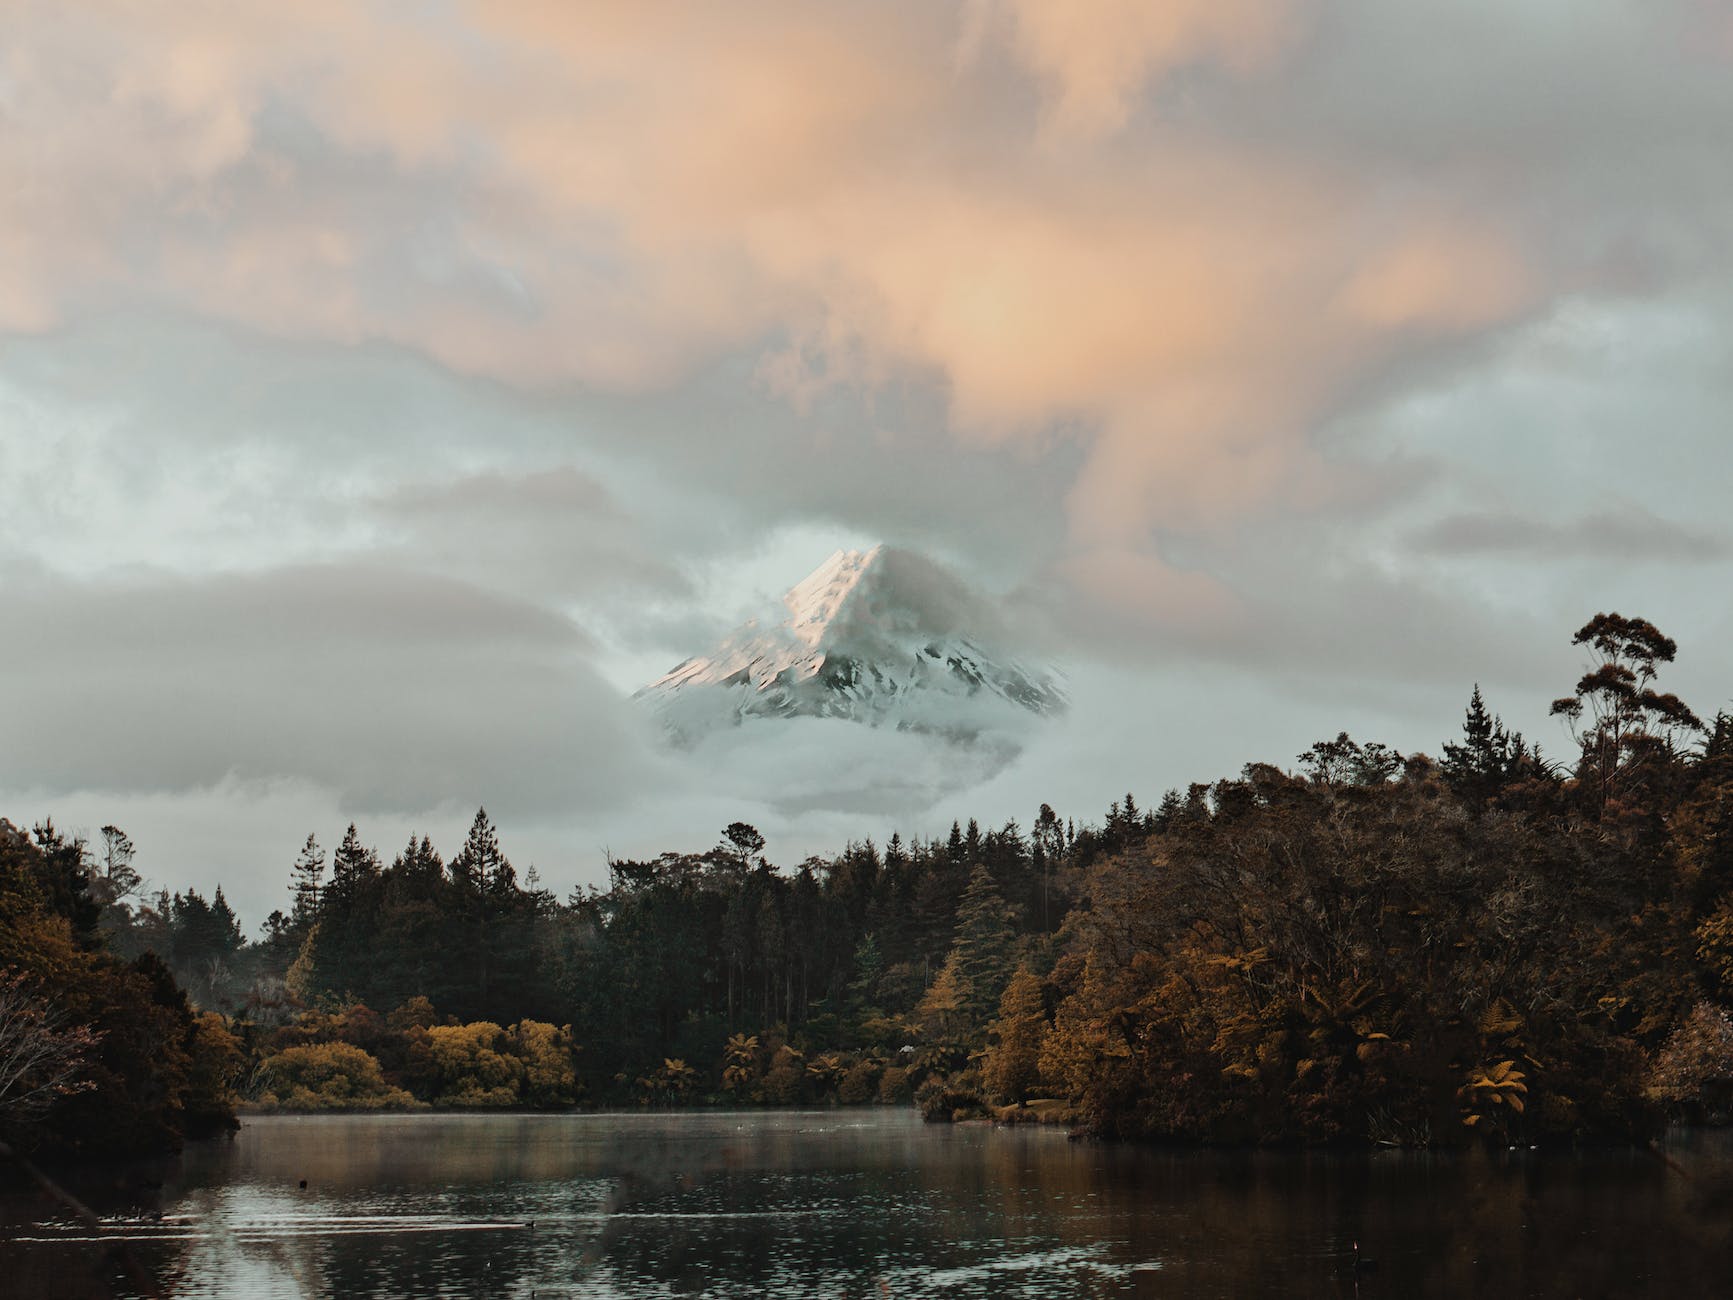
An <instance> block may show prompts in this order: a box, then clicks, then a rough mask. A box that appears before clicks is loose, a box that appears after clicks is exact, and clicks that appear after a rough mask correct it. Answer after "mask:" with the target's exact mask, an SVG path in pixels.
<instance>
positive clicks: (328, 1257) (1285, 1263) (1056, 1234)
mask: <svg viewBox="0 0 1733 1300" xmlns="http://www.w3.org/2000/svg"><path fill="white" fill-rule="evenodd" d="M518 1118H519V1119H521V1120H523V1121H524V1122H523V1123H521V1124H520V1123H518V1122H517V1121H516V1120H513V1119H507V1120H503V1121H502V1120H498V1119H490V1120H488V1121H485V1122H484V1123H483V1124H482V1125H480V1126H479V1127H477V1126H471V1125H469V1124H467V1123H463V1124H455V1125H444V1124H442V1123H440V1122H439V1121H438V1120H434V1121H433V1122H431V1123H429V1122H426V1121H422V1122H420V1123H419V1124H418V1123H417V1122H415V1121H410V1122H408V1123H407V1124H403V1123H401V1122H398V1121H381V1122H379V1123H376V1124H368V1123H359V1124H358V1123H354V1122H350V1121H341V1122H330V1121H306V1122H303V1123H302V1124H299V1125H296V1124H288V1125H282V1126H280V1127H278V1128H275V1129H272V1130H270V1131H268V1132H266V1131H264V1130H260V1131H259V1132H255V1133H253V1134H244V1135H243V1137H242V1139H241V1140H240V1141H238V1142H237V1143H236V1144H235V1145H234V1146H233V1147H227V1148H223V1147H219V1148H214V1149H206V1150H205V1151H204V1152H202V1153H195V1154H192V1155H189V1157H188V1159H187V1161H186V1163H185V1164H184V1165H183V1166H182V1169H181V1173H180V1175H179V1176H178V1178H177V1177H171V1178H170V1179H169V1181H168V1185H167V1186H166V1187H164V1188H163V1189H162V1190H161V1192H160V1193H159V1192H157V1191H155V1190H154V1189H153V1188H152V1186H151V1184H152V1183H153V1181H155V1179H153V1178H152V1177H151V1174H150V1172H149V1171H147V1172H145V1173H137V1172H129V1173H126V1174H124V1175H117V1174H104V1175H100V1176H99V1175H97V1174H95V1173H90V1172H87V1173H86V1174H85V1175H84V1176H83V1177H82V1179H81V1181H79V1182H78V1184H77V1185H76V1186H75V1187H74V1190H75V1191H76V1192H78V1194H80V1195H81V1196H83V1197H85V1198H87V1199H88V1200H90V1201H92V1202H93V1203H94V1205H95V1207H96V1208H98V1209H99V1211H100V1212H102V1213H104V1214H117V1213H134V1214H138V1213H148V1212H149V1211H150V1210H151V1209H155V1208H159V1202H158V1197H159V1195H160V1197H161V1201H160V1208H162V1209H165V1210H167V1212H168V1214H169V1221H170V1222H172V1221H173V1219H174V1218H175V1216H176V1215H181V1214H185V1215H189V1216H190V1217H192V1218H193V1219H195V1220H196V1221H197V1223H198V1225H199V1228H200V1231H201V1235H200V1236H199V1238H198V1239H197V1240H192V1241H182V1242H150V1243H140V1244H139V1247H138V1249H139V1251H140V1254H141V1256H143V1257H144V1258H145V1259H146V1260H147V1262H148V1263H149V1264H150V1265H151V1266H152V1267H153V1268H154V1269H155V1270H156V1271H157V1272H158V1274H159V1276H161V1277H163V1278H164V1280H165V1281H166V1282H167V1283H169V1285H170V1287H171V1289H180V1290H189V1289H193V1287H194V1285H195V1284H197V1285H201V1286H205V1287H209V1286H210V1285H212V1284H213V1282H216V1281H221V1282H222V1284H223V1285H224V1286H225V1287H228V1288H229V1289H235V1290H239V1289H242V1288H244V1284H245V1282H246V1280H247V1279H250V1278H251V1279H277V1280H278V1281H279V1284H281V1283H283V1282H287V1281H289V1280H290V1279H298V1280H299V1285H300V1286H301V1287H302V1289H304V1290H306V1291H308V1292H309V1293H317V1294H337V1295H351V1294H356V1295H359V1294H385V1295H416V1294H432V1293H437V1292H442V1291H443V1292H446V1293H459V1294H474V1295H491V1294H508V1293H514V1292H515V1293H519V1294H523V1293H527V1292H528V1291H529V1290H530V1289H531V1288H536V1289H539V1290H545V1291H551V1292H552V1293H554V1294H559V1293H560V1292H561V1291H562V1290H565V1291H569V1292H570V1293H572V1294H582V1293H583V1292H584V1290H585V1288H586V1284H588V1285H590V1286H591V1287H594V1286H596V1285H597V1284H603V1283H605V1284H611V1285H612V1286H613V1287H614V1288H615V1289H616V1290H619V1291H621V1292H624V1293H626V1294H632V1293H634V1292H636V1293H646V1292H655V1293H663V1294H665V1293H666V1292H667V1291H668V1290H672V1291H674V1292H675V1293H678V1294H686V1295H698V1294H708V1293H729V1294H735V1295H752V1294H759V1293H762V1292H765V1291H771V1292H776V1291H788V1292H791V1293H792V1292H798V1291H800V1290H802V1289H803V1288H805V1289H808V1290H812V1289H816V1290H818V1291H821V1292H823V1293H826V1294H843V1295H855V1294H861V1295H875V1294H878V1284H877V1279H879V1278H880V1277H881V1276H887V1277H890V1278H891V1279H892V1280H893V1282H894V1283H895V1284H896V1288H897V1289H894V1290H893V1294H903V1293H910V1291H911V1287H912V1282H911V1279H914V1278H918V1277H919V1276H921V1273H922V1271H924V1270H931V1269H934V1268H940V1269H944V1268H954V1269H969V1268H976V1267H978V1266H981V1265H984V1264H985V1265H991V1264H992V1263H994V1262H995V1261H1005V1260H1007V1259H1008V1258H1010V1257H1013V1256H1017V1255H1020V1254H1021V1255H1026V1256H1047V1255H1051V1256H1052V1258H1053V1260H1054V1261H1056V1262H1054V1263H1052V1264H1049V1265H1047V1266H1046V1267H1045V1271H1041V1270H1033V1271H1024V1272H1006V1273H993V1272H991V1271H983V1272H978V1273H975V1274H971V1275H970V1278H971V1280H969V1281H968V1282H966V1283H964V1284H960V1285H961V1286H962V1288H963V1291H964V1293H969V1294H991V1293H994V1290H995V1287H996V1286H1000V1285H1002V1284H1003V1283H1004V1282H1005V1280H1006V1279H1010V1280H1011V1281H1013V1282H1014V1283H1015V1284H1016V1285H1018V1286H1019V1287H1023V1288H1024V1289H1025V1290H1026V1291H1027V1293H1030V1294H1034V1293H1036V1292H1037V1291H1040V1290H1041V1289H1042V1288H1046V1289H1047V1291H1048V1292H1049V1293H1051V1294H1055V1295H1061V1294H1062V1295H1073V1296H1076V1295H1093V1294H1101V1295H1110V1294H1127V1293H1131V1292H1132V1289H1133V1287H1132V1281H1131V1279H1130V1278H1128V1277H1127V1276H1125V1275H1124V1274H1123V1273H1118V1274H1115V1273H1111V1272H1092V1271H1091V1270H1089V1269H1088V1268H1086V1267H1083V1266H1082V1265H1081V1264H1077V1265H1075V1266H1071V1265H1067V1264H1065V1263H1064V1262H1063V1261H1064V1260H1067V1259H1070V1260H1074V1261H1087V1260H1095V1261H1099V1262H1101V1263H1106V1264H1116V1265H1119V1266H1121V1267H1124V1266H1129V1265H1131V1264H1136V1263H1144V1262H1159V1263H1160V1264H1161V1265H1162V1267H1161V1269H1160V1270H1159V1272H1157V1273H1155V1274H1152V1275H1150V1277H1149V1282H1148V1285H1149V1288H1150V1289H1148V1292H1147V1293H1149V1294H1160V1295H1166V1294H1182V1295H1183V1294H1188V1293H1203V1294H1236V1295H1237V1294H1245V1295H1260V1294H1261V1295H1282V1296H1313V1295H1315V1296H1334V1295H1355V1294H1359V1295H1363V1296H1366V1297H1373V1296H1407V1295H1469V1294H1485V1295H1508V1294H1526V1295H1537V1296H1555V1295H1556V1296H1568V1295H1608V1294H1624V1293H1635V1292H1645V1291H1646V1292H1649V1293H1672V1294H1680V1295H1685V1294H1713V1293H1716V1292H1717V1291H1718V1289H1719V1288H1720V1287H1721V1285H1722V1282H1721V1279H1722V1278H1723V1277H1724V1275H1725V1270H1726V1268H1727V1267H1728V1266H1729V1264H1733V1135H1729V1134H1708V1135H1702V1136H1700V1137H1699V1138H1697V1139H1694V1140H1693V1141H1694V1146H1686V1147H1683V1148H1680V1149H1679V1150H1678V1151H1677V1153H1676V1159H1675V1163H1674V1164H1673V1165H1669V1164H1668V1163H1666V1162H1664V1161H1663V1160H1662V1159H1660V1158H1659V1157H1657V1156H1655V1155H1652V1154H1646V1153H1640V1152H1599V1153H1585V1154H1582V1155H1579V1156H1575V1157H1571V1156H1559V1155H1556V1154H1548V1155H1545V1156H1542V1155H1540V1154H1539V1153H1536V1154H1533V1155H1531V1154H1530V1153H1527V1152H1521V1153H1509V1154H1503V1153H1500V1154H1496V1155H1482V1154H1464V1155H1428V1154H1424V1153H1410V1152H1389V1153H1384V1154H1377V1155H1371V1156H1367V1155H1363V1154H1352V1155H1350V1154H1334V1153H1326V1152H1313V1153H1306V1152H1264V1153H1244V1152H1208V1151H1201V1152H1200V1151H1185V1152H1176V1151H1164V1150H1159V1149H1152V1148H1138V1147H1127V1146H1109V1145H1097V1144H1092V1143H1068V1142H1066V1141H1064V1140H1063V1136H1062V1135H1061V1134H1058V1133H1056V1132H1053V1131H1036V1130H1019V1131H1012V1132H1006V1131H991V1130H986V1129H976V1128H969V1129H949V1128H947V1129H923V1128H921V1127H919V1126H917V1125H914V1124H907V1125H905V1124H903V1122H902V1117H901V1116H890V1115H883V1116H879V1117H876V1119H875V1118H870V1117H869V1119H868V1126H867V1127H855V1128H851V1127H847V1126H845V1125H844V1124H842V1123H840V1122H839V1121H837V1120H834V1119H827V1118H826V1117H822V1116H807V1117H802V1116H746V1117H742V1116H728V1117H723V1116H692V1117H678V1116H659V1117H655V1118H654V1119H649V1118H644V1119H639V1120H636V1121H635V1122H636V1127H634V1126H633V1124H634V1120H633V1119H632V1118H628V1119H625V1120H622V1121H621V1123H620V1124H619V1125H618V1126H617V1127H616V1128H615V1129H614V1130H609V1129H608V1128H607V1127H606V1126H605V1125H604V1124H603V1123H602V1122H601V1121H599V1120H597V1119H595V1118H589V1119H583V1120H577V1121H567V1122H565V1123H564V1125H563V1129H564V1136H563V1137H562V1125H561V1122H560V1121H559V1120H556V1119H546V1118H538V1117H518ZM803 1128H808V1129H814V1130H823V1131H811V1132H802V1131H800V1130H801V1129H803ZM574 1129H581V1130H584V1131H585V1132H586V1133H587V1136H586V1137H585V1138H584V1139H583V1140H582V1141H579V1140H577V1139H576V1138H574V1137H573V1136H572V1131H573V1130H574ZM610 1132H611V1133H612V1136H611V1137H610V1136H609V1135H610ZM158 1176H159V1177H160V1173H159V1174H158ZM302 1177H305V1178H307V1179H308V1180H309V1183H310V1186H309V1188H308V1189H307V1190H306V1191H301V1190H300V1189H299V1188H298V1185H297V1184H298V1182H299V1179H300V1178H302ZM105 1180H106V1181H105ZM47 1213H48V1211H47V1210H46V1208H45V1207H42V1206H32V1205H30V1204H28V1203H25V1202H24V1201H22V1200H20V1199H19V1198H16V1197H15V1198H12V1199H10V1200H7V1201H4V1202H0V1215H3V1216H4V1221H6V1222H11V1223H18V1222H30V1221H32V1220H34V1219H37V1218H41V1217H44V1216H45V1215H46V1214H47ZM371 1214H379V1215H391V1214H399V1215H419V1216H421V1217H422V1219H423V1220H424V1221H427V1222H433V1221H434V1220H443V1221H453V1222H455V1221H480V1220H515V1221H519V1222H526V1223H527V1222H529V1221H531V1220H534V1221H536V1227H535V1228H534V1229H533V1230H522V1231H463V1230H455V1229H454V1230H450V1231H445V1230H440V1231H431V1232H397V1233H385V1234H378V1233H360V1232H352V1233H344V1232H342V1231H340V1230H339V1231H332V1232H328V1233H326V1232H321V1233H315V1234H312V1235H304V1236H297V1235H293V1233H292V1232H290V1231H288V1230H285V1231H282V1232H278V1233H275V1234H273V1233H271V1232H269V1231H256V1229H258V1227H259V1225H268V1224H270V1223H272V1222H277V1223H280V1224H289V1223H290V1222H291V1221H292V1218H293V1216H295V1215H326V1216H331V1218H332V1219H333V1220H334V1221H335V1220H341V1219H344V1218H347V1219H350V1220H353V1219H354V1218H355V1217H356V1216H361V1215H371ZM165 1226H168V1225H167V1224H165ZM341 1226H342V1225H341V1224H340V1223H336V1222H334V1223H333V1227H334V1228H339V1229H340V1228H341ZM236 1229H241V1231H236ZM1356 1240H1357V1241H1359V1242H1360V1243H1361V1245H1362V1248H1363V1250H1364V1252H1365V1254H1366V1255H1368V1256H1375V1257H1376V1258H1377V1259H1378V1261H1379V1267H1378V1271H1377V1272H1376V1274H1369V1273H1368V1274H1364V1275H1360V1276H1356V1275H1355V1274H1353V1273H1352V1272H1350V1271H1348V1270H1347V1269H1346V1267H1345V1266H1346V1263H1347V1259H1348V1252H1349V1248H1350V1244H1351V1243H1352V1242H1353V1241H1356ZM0 1270H3V1272H0V1277H4V1279H5V1281H6V1283H7V1294H8V1295H12V1294H18V1295H22V1296H29V1295H47V1294H90V1295H103V1294H107V1293H108V1283H107V1278H109V1277H110V1276H112V1273H111V1272H110V1271H109V1270H107V1269H106V1268H105V1265H104V1262H103V1258H102V1252H101V1250H100V1248H95V1247H88V1246H87V1247H73V1246H71V1245H65V1246H57V1247H46V1246H44V1247H35V1246H28V1245H26V1244H23V1243H17V1242H11V1243H8V1242H7V1241H6V1240H5V1238H4V1236H3V1235H0ZM231 1284H232V1285H231ZM1031 1286H1033V1287H1034V1290H1029V1288H1030V1287H1031ZM913 1290H915V1291H918V1287H914V1288H913ZM1137 1293H1139V1294H1141V1293H1144V1292H1143V1291H1138V1292H1137Z"/></svg>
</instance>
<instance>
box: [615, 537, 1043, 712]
mask: <svg viewBox="0 0 1733 1300" xmlns="http://www.w3.org/2000/svg"><path fill="white" fill-rule="evenodd" d="M783 604H784V605H785V606H786V607H787V617H785V618H784V619H783V620H782V621H781V622H780V623H779V624H776V625H775V626H770V627H765V626H763V625H762V624H761V623H759V622H752V623H748V624H746V625H745V626H744V627H742V628H740V629H738V630H737V631H736V632H735V633H734V634H733V635H732V636H730V637H728V638H727V639H726V640H725V641H723V643H722V644H721V645H720V646H718V647H717V648H716V649H715V650H714V651H712V652H711V653H710V654H708V655H702V656H698V657H695V658H692V659H688V660H686V661H685V662H684V663H681V664H679V665H678V666H676V667H675V668H673V669H672V670H671V671H669V672H668V673H666V674H665V675H663V676H662V677H660V678H658V679H657V680H656V681H654V682H651V683H650V684H649V685H648V686H646V687H644V689H643V690H641V691H639V692H638V694H637V698H638V699H639V700H641V701H644V702H646V703H648V704H649V705H650V706H651V707H653V708H655V709H656V710H657V712H658V713H659V714H660V715H661V717H662V720H663V722H664V724H665V725H666V727H667V729H668V731H669V732H670V733H671V734H672V735H673V736H674V737H675V738H676V739H680V740H686V741H691V740H696V739H697V738H699V737H700V736H701V735H703V734H704V733H706V732H709V731H712V730H715V729H716V728H717V727H720V726H728V725H734V724H738V723H740V722H743V721H745V720H746V719H749V718H791V717H813V718H838V719H844V720H848V721H852V722H860V723H865V724H867V725H869V726H874V727H894V728H895V729H897V730H899V731H915V732H926V733H931V734H934V735H938V736H943V737H944V738H946V739H948V740H951V741H954V742H958V743H963V744H968V743H971V742H973V741H974V740H975V739H977V738H978V737H980V736H982V735H983V734H985V733H988V732H993V733H1001V732H1003V731H1004V730H1005V729H1006V728H1007V727H1008V726H1014V725H1016V724H1017V723H1019V722H1026V721H1027V720H1028V719H1029V718H1030V717H1032V716H1040V715H1050V714H1055V713H1059V712H1061V711H1063V710H1064V708H1065V705H1066V697H1065V692H1064V688H1063V686H1062V685H1061V679H1060V677H1059V675H1058V674H1057V673H1056V672H1055V671H1054V670H1052V669H1050V668H1044V667H1040V666H1037V665H1032V664H1029V663H1026V662H1022V661H1020V660H1018V659H1017V658H1016V657H1014V656H1012V655H1010V654H1009V653H1007V652H1006V651H1005V650H1003V649H1002V648H1001V646H1002V642H1003V640H1004V639H1005V638H1004V636H1003V633H1002V631H1001V629H1000V626H999V620H998V618H997V617H996V616H995V615H994V614H993V611H992V609H991V607H990V606H988V605H987V604H986V603H985V602H984V601H982V600H980V599H979V598H977V597H976V596H974V595H973V594H972V593H971V592H969V590H968V589H967V588H966V587H964V585H963V584H962V583H961V582H960V581H958V580H957V579H956V578H955V577H954V576H953V575H951V574H950V573H949V572H947V571H946V570H944V569H942V568H941V567H939V566H938V565H937V564H934V563H933V562H932V561H931V560H929V559H927V558H926V557H925V556H922V555H919V554H917V553H915V552H913V551H905V550H899V549H897V548H894V547H889V546H875V547H874V548H873V549H871V550H869V551H838V552H836V553H835V554H834V555H832V556H831V557H830V558H829V559H828V560H826V561H825V562H824V563H823V564H821V565H819V567H818V568H817V569H814V570H813V571H812V573H811V574H809V575H808V576H807V577H806V578H805V579H803V580H802V581H801V582H799V583H797V584H795V586H794V587H792V588H791V589H790V590H789V592H788V593H787V595H785V596H784V597H783Z"/></svg>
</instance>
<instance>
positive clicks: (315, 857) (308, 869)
mask: <svg viewBox="0 0 1733 1300" xmlns="http://www.w3.org/2000/svg"><path fill="white" fill-rule="evenodd" d="M324 881H325V850H324V849H322V848H320V847H319V840H318V838H317V837H316V836H313V835H309V836H307V842H306V843H305V844H303V845H302V846H301V852H300V855H299V856H298V857H297V858H296V859H295V863H294V865H293V866H292V867H290V868H289V889H290V892H291V893H292V894H293V895H294V899H295V905H294V908H293V909H292V910H291V911H290V913H289V923H290V925H291V927H292V928H293V929H294V930H295V932H296V934H297V935H298V936H301V937H304V936H305V935H306V933H307V931H309V930H311V929H312V928H313V923H314V922H315V921H317V920H318V919H319V895H320V893H321V891H322V890H323V889H324Z"/></svg>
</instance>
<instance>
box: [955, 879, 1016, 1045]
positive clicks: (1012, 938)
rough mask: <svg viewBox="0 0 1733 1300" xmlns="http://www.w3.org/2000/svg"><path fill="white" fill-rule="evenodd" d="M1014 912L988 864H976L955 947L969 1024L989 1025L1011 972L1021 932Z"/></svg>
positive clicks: (961, 905)
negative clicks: (1014, 922)
mask: <svg viewBox="0 0 1733 1300" xmlns="http://www.w3.org/2000/svg"><path fill="white" fill-rule="evenodd" d="M1012 919H1013V913H1012V909H1011V907H1010V905H1009V904H1007V903H1006V902H1005V900H1004V899H1003V898H1002V897H1001V896H1000V894H999V888H998V886H997V885H995V884H994V883H993V877H992V876H991V875H990V874H989V873H988V871H987V869H986V868H985V867H980V866H978V867H976V868H975V870H974V871H973V873H971V875H970V876H969V885H968V888H966V889H965V890H964V891H963V897H962V899H961V901H960V902H959V903H958V904H957V941H956V945H955V946H954V947H953V948H952V950H951V955H952V957H953V958H955V960H956V965H957V978H958V980H959V982H960V984H961V988H962V1011H963V1013H964V1015H965V1017H966V1018H967V1020H968V1022H969V1024H970V1025H971V1026H975V1027H985V1025H986V1023H987V1021H988V1020H989V1019H990V1018H991V1017H992V1015H993V1012H994V1010H995V1009H996V1008H997V1007H998V1005H999V995H1000V994H1001V993H1002V992H1003V991H1004V989H1005V983H1006V981H1007V980H1008V979H1010V977H1011V970H1012V965H1013V958H1014V950H1015V948H1016V934H1015V931H1014V930H1013V928H1012Z"/></svg>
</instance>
